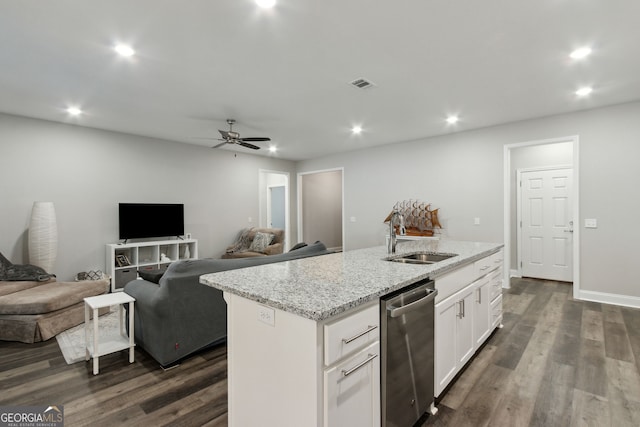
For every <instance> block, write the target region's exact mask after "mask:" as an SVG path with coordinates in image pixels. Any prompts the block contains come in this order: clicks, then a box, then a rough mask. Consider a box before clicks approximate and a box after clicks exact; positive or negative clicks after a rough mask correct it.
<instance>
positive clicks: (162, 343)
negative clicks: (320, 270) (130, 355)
mask: <svg viewBox="0 0 640 427" xmlns="http://www.w3.org/2000/svg"><path fill="white" fill-rule="evenodd" d="M328 253H330V251H328V250H327V248H326V246H325V245H324V244H323V243H321V242H316V243H314V244H311V245H308V246H305V247H302V248H300V249H296V250H293V251H290V252H287V253H283V254H278V255H269V256H262V257H252V258H240V259H199V260H185V261H177V262H174V263H172V264H171V265H170V266H169V268H168V269H167V271H166V272H165V273H164V274H163V275H162V277H161V278H160V279H159V281H158V283H153V282H152V281H148V280H140V279H138V280H133V281H131V282H129V283H127V284H126V285H125V287H124V292H126V293H127V294H129V295H131V296H132V297H134V298H135V299H136V302H135V305H134V307H135V316H134V319H135V323H134V335H135V341H136V345H137V346H139V347H141V348H142V349H144V350H145V351H146V352H147V353H149V354H150V355H151V356H152V357H153V358H154V359H155V360H157V361H158V362H159V363H160V365H162V366H163V367H168V366H171V365H173V364H175V363H177V362H179V361H180V360H181V359H183V358H185V357H186V356H189V355H190V354H193V353H194V352H196V351H198V350H201V349H203V348H205V347H209V346H211V345H215V344H218V343H222V342H224V341H225V340H226V337H227V306H226V303H225V301H224V299H223V298H222V292H221V291H219V290H217V289H214V288H211V287H209V286H206V285H202V284H200V276H201V275H203V274H208V273H215V272H218V271H226V270H234V269H238V268H245V267H252V266H255V265H263V264H270V263H274V262H281V261H289V260H294V259H298V258H306V257H311V256H317V255H324V254H328Z"/></svg>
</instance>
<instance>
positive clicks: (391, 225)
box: [387, 210, 407, 254]
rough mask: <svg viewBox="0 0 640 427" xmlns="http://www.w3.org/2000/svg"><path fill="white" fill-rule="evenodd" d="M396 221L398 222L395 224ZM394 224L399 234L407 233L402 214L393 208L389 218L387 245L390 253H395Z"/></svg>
mask: <svg viewBox="0 0 640 427" xmlns="http://www.w3.org/2000/svg"><path fill="white" fill-rule="evenodd" d="M396 221H397V222H398V224H396ZM395 225H398V229H399V231H400V235H401V236H404V235H405V234H406V233H407V230H406V228H405V227H404V215H402V214H401V213H400V212H399V211H397V210H394V211H393V212H392V213H391V218H389V246H388V248H387V249H388V250H389V253H390V254H395V253H396V243H397V241H398V239H397V237H396V228H395Z"/></svg>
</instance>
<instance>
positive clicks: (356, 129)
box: [351, 125, 362, 135]
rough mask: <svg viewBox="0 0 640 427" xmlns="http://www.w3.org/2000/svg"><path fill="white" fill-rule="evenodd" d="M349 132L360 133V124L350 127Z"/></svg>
mask: <svg viewBox="0 0 640 427" xmlns="http://www.w3.org/2000/svg"><path fill="white" fill-rule="evenodd" d="M351 133H353V134H354V135H360V134H361V133H362V126H357V125H356V126H354V127H352V128H351Z"/></svg>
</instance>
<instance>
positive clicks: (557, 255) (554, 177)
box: [519, 168, 573, 282]
mask: <svg viewBox="0 0 640 427" xmlns="http://www.w3.org/2000/svg"><path fill="white" fill-rule="evenodd" d="M572 184H573V169H571V168H558V169H549V170H536V171H525V172H520V184H519V191H520V204H521V209H520V213H521V217H520V227H521V240H520V242H521V243H520V248H521V267H522V276H524V277H535V278H539V279H548V280H559V281H565V282H571V281H572V280H573V251H572V245H573V239H572V233H573V218H572V212H573V204H572V200H571V194H572Z"/></svg>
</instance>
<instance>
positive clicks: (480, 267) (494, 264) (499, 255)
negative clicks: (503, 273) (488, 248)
mask: <svg viewBox="0 0 640 427" xmlns="http://www.w3.org/2000/svg"><path fill="white" fill-rule="evenodd" d="M503 263H504V255H503V252H502V250H500V252H496V253H495V254H493V255H489V256H488V257H486V258H482V259H479V260H478V261H476V262H475V263H473V265H474V268H475V277H476V278H477V277H482V276H484V275H485V274H487V273H490V272H491V271H493V270H495V269H496V268H498V267H501V266H502V264H503Z"/></svg>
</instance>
